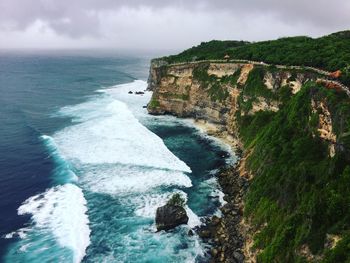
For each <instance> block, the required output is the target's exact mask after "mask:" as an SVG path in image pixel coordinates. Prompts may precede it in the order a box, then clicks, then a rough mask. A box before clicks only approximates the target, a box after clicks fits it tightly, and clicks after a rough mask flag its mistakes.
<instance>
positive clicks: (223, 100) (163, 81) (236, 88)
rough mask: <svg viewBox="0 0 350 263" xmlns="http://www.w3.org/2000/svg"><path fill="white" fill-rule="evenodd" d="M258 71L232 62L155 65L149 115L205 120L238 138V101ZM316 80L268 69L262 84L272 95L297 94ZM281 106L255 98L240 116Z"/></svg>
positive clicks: (261, 97)
mask: <svg viewBox="0 0 350 263" xmlns="http://www.w3.org/2000/svg"><path fill="white" fill-rule="evenodd" d="M158 63H159V62H158ZM256 67H262V66H259V65H254V64H249V63H248V64H247V63H229V62H223V63H215V62H198V63H193V62H192V63H188V64H186V63H182V64H176V65H164V64H160V65H158V64H155V63H152V65H151V69H150V77H149V80H148V83H149V86H148V88H149V89H150V90H153V91H154V92H153V96H152V99H151V101H150V103H149V104H148V111H149V113H150V114H155V115H159V114H171V115H175V116H178V117H184V118H194V119H197V120H204V121H206V122H209V123H213V124H217V125H221V127H222V131H227V132H228V133H229V134H230V135H231V136H236V135H237V129H236V128H235V126H236V124H235V118H236V113H237V111H238V110H239V107H240V105H239V97H240V95H241V94H242V91H243V90H244V89H248V88H251V87H246V86H247V85H246V82H247V80H248V78H249V75H250V73H251V72H252V70H253V69H254V68H256ZM265 68H266V67H265ZM315 79H316V76H315V75H314V74H312V73H308V72H305V73H301V72H295V70H290V71H288V70H287V69H276V68H275V69H273V70H271V71H269V69H268V68H266V70H265V75H264V77H263V79H262V80H261V81H262V82H263V83H264V85H265V87H266V90H269V91H270V92H271V93H272V94H278V92H279V90H280V89H281V88H282V87H288V88H289V89H290V90H291V93H293V94H295V93H297V92H298V91H299V90H300V88H301V85H302V84H303V83H305V82H307V81H309V80H315ZM242 97H243V100H244V101H248V100H250V99H251V98H252V97H251V96H246V95H244V96H242ZM279 105H280V103H279V101H278V100H277V99H271V98H265V97H264V96H256V97H255V98H254V100H252V101H251V108H250V109H248V110H247V111H246V112H242V113H241V114H243V115H244V114H248V115H254V114H255V113H256V112H258V111H266V110H269V111H278V109H279Z"/></svg>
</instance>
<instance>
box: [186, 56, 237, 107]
mask: <svg viewBox="0 0 350 263" xmlns="http://www.w3.org/2000/svg"><path fill="white" fill-rule="evenodd" d="M208 68H209V64H208V63H203V64H201V65H199V66H198V67H195V68H194V70H193V78H194V79H196V80H197V81H199V82H200V83H201V86H202V87H203V88H205V89H206V90H207V92H208V94H209V97H210V99H211V100H212V101H220V102H222V101H224V100H226V99H227V97H228V96H229V93H228V91H227V87H226V86H225V85H231V86H234V85H236V83H237V80H238V78H239V76H240V73H241V70H240V69H239V70H237V71H236V72H234V73H233V74H232V75H227V76H223V77H222V78H218V77H216V76H215V75H208Z"/></svg>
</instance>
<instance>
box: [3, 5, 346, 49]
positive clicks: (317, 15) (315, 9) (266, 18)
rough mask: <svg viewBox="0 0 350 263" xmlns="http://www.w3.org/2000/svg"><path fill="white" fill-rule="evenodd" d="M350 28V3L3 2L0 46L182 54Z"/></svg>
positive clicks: (314, 35)
mask: <svg viewBox="0 0 350 263" xmlns="http://www.w3.org/2000/svg"><path fill="white" fill-rule="evenodd" d="M346 29H350V0H332V1H329V0H187V1H185V0H172V1H168V0H148V1H147V0H142V1H141V0H0V48H5V49H8V48H29V49H32V48H38V49H58V48H67V49H79V48H82V49H85V48H106V49H121V50H123V49H127V50H133V49H135V50H136V49H137V50H182V49H185V48H188V47H191V46H193V45H197V44H199V43H200V42H203V41H209V40H212V39H220V40H226V39H232V40H233V39H234V40H248V41H260V40H267V39H276V38H279V37H285V36H295V35H308V36H312V37H318V36H322V35H326V34H329V33H332V32H337V31H341V30H346Z"/></svg>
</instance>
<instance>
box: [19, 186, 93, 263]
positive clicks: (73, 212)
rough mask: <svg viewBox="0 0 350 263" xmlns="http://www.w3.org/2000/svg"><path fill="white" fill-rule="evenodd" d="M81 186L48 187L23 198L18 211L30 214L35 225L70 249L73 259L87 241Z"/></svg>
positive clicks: (87, 231) (81, 255) (81, 251)
mask: <svg viewBox="0 0 350 263" xmlns="http://www.w3.org/2000/svg"><path fill="white" fill-rule="evenodd" d="M86 212H87V208H86V200H85V199H84V195H83V192H82V190H81V189H80V188H79V187H77V186H76V185H73V184H65V185H63V186H57V187H54V188H51V189H49V190H48V191H46V192H45V193H43V194H39V195H35V196H32V197H30V198H29V199H27V200H26V201H25V202H24V203H23V204H22V205H21V206H20V207H19V208H18V214H19V215H24V214H30V215H31V219H32V221H33V222H34V224H35V228H39V229H47V230H49V231H51V232H52V233H53V234H54V236H55V237H56V238H57V240H58V243H59V244H60V245H61V246H62V247H67V248H69V249H71V250H73V251H74V262H80V261H81V259H82V258H83V257H84V256H85V249H86V248H87V247H88V245H89V244H90V239H89V236H90V229H89V226H88V223H89V220H88V217H87V215H86Z"/></svg>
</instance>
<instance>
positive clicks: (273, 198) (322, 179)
mask: <svg viewBox="0 0 350 263" xmlns="http://www.w3.org/2000/svg"><path fill="white" fill-rule="evenodd" d="M325 83H326V84H327V83H328V80H327V79H325V77H324V76H323V75H322V74H320V73H319V72H317V71H313V70H307V69H302V68H295V67H283V68H282V67H276V66H271V65H266V64H264V63H261V64H259V63H247V62H237V61H236V62H232V61H199V62H189V63H178V64H167V63H165V62H162V61H161V60H155V61H153V62H152V64H151V68H150V77H149V89H151V90H153V96H152V99H151V101H150V102H149V104H148V111H149V113H150V114H156V115H157V114H171V115H175V116H178V117H186V118H194V119H195V120H197V121H198V122H200V123H202V124H206V125H209V124H210V125H213V127H215V129H212V134H213V135H216V136H219V137H222V138H225V139H226V140H228V141H230V143H232V145H233V146H234V147H235V148H236V149H241V150H242V151H243V154H242V159H241V160H240V162H239V165H238V166H237V167H236V169H235V172H232V173H231V174H232V176H236V175H239V176H240V177H242V178H245V179H246V180H248V181H249V185H250V186H249V188H248V190H247V191H246V192H244V195H243V196H241V195H240V197H239V200H238V201H237V200H236V201H234V202H235V203H234V204H233V205H235V206H237V205H240V204H241V205H242V211H243V212H242V213H243V217H242V218H241V219H240V222H239V223H237V222H235V224H236V225H239V227H238V228H237V229H240V231H241V235H242V236H243V238H244V242H243V244H241V245H237V246H240V247H238V248H237V247H227V246H226V250H231V252H232V251H236V250H237V249H239V251H242V253H244V255H245V261H246V262H256V261H258V262H308V261H309V262H314V261H316V262H319V261H324V262H335V261H334V260H335V259H344V258H345V259H347V258H349V257H350V250H349V249H348V247H349V246H348V244H350V235H349V230H350V226H349V224H350V221H349V220H348V219H350V207H349V205H348V204H349V203H350V197H349V196H348V195H347V194H346V193H347V192H348V190H350V189H348V188H349V186H350V158H349V156H350V152H349V149H350V101H349V97H348V96H347V94H346V92H344V91H343V90H341V89H337V88H332V87H330V85H325ZM226 173H227V172H226ZM220 180H221V181H223V180H224V181H223V183H225V180H226V179H220ZM226 181H227V182H228V181H230V180H229V178H228V179H227V180H226ZM231 181H237V180H236V179H235V180H231ZM225 187H226V188H227V184H226V185H225ZM241 197H242V198H241ZM237 202H238V203H237ZM225 220H226V221H227V220H228V219H227V218H226V219H225ZM230 244H231V243H230ZM230 246H233V245H230ZM231 254H232V253H231ZM220 255H221V256H220V258H219V259H220V261H222V262H231V261H230V258H229V255H230V253H226V252H224V251H223V252H222V253H221V254H220ZM337 262H343V261H337Z"/></svg>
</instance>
